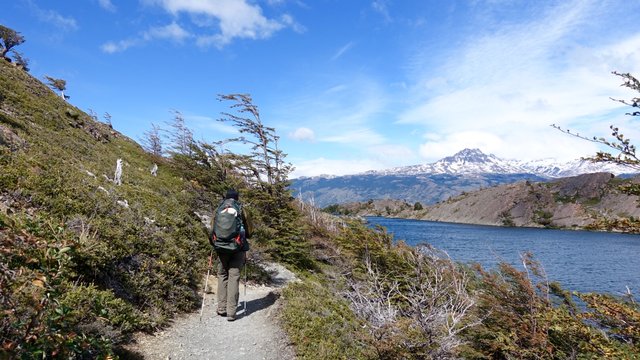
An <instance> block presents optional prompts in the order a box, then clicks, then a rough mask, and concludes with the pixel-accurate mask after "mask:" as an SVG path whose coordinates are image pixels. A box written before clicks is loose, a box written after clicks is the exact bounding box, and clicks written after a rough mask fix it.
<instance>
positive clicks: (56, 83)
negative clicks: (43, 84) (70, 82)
mask: <svg viewBox="0 0 640 360" xmlns="http://www.w3.org/2000/svg"><path fill="white" fill-rule="evenodd" d="M44 78H45V79H47V82H48V85H49V86H50V87H51V88H52V89H54V90H58V91H60V96H61V97H62V98H63V99H65V100H66V99H68V98H69V96H67V95H65V94H64V91H65V90H66V89H67V81H66V80H63V79H56V78H53V77H51V76H48V75H45V77H44Z"/></svg>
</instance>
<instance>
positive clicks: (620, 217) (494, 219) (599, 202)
mask: <svg viewBox="0 0 640 360" xmlns="http://www.w3.org/2000/svg"><path fill="white" fill-rule="evenodd" d="M631 184H640V177H634V178H617V177H615V176H614V175H612V174H609V173H594V174H584V175H579V176H573V177H567V178H562V179H557V180H554V181H548V182H537V183H536V182H529V181H520V182H516V183H513V184H505V185H498V186H493V187H490V188H486V189H481V190H476V191H470V192H464V193H462V194H461V195H458V196H456V197H452V198H449V199H447V200H444V201H440V202H438V203H437V204H433V205H428V206H427V205H424V206H422V204H419V205H420V207H423V209H418V210H416V208H415V207H416V204H409V203H406V202H404V201H399V200H376V201H369V202H364V203H359V202H358V203H348V204H343V205H340V206H336V207H335V208H334V207H330V208H329V210H332V211H337V212H339V213H343V214H348V215H358V216H391V217H401V218H413V219H420V220H431V221H444V222H455V223H466V224H480V225H495V226H524V227H554V228H569V229H594V230H612V231H631V232H637V229H636V228H637V225H638V223H637V222H638V219H640V207H639V206H638V205H639V204H640V197H638V196H637V195H631V194H628V192H625V191H624V190H623V189H624V187H625V186H629V185H631Z"/></svg>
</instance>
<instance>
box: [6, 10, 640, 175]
mask: <svg viewBox="0 0 640 360" xmlns="http://www.w3.org/2000/svg"><path fill="white" fill-rule="evenodd" d="M637 14H640V1H637V0H632V1H629V0H626V1H625V0H611V1H608V0H598V1H595V0H594V1H591V0H579V1H570V0H564V1H544V0H540V1H525V0H467V1H456V0H450V1H445V0H441V1H436V0H415V1H414V0H367V1H365V0H260V1H258V0H127V1H118V0H67V1H44V0H13V1H11V2H8V3H7V4H4V5H3V11H2V13H0V23H1V24H4V25H5V26H8V27H10V28H12V29H14V30H16V31H19V32H20V33H21V34H22V35H23V36H24V37H25V39H26V42H25V43H24V44H22V45H20V46H19V47H17V48H16V50H18V51H20V52H21V53H23V54H24V56H26V57H27V58H28V59H29V63H30V69H31V71H30V73H31V74H32V75H34V76H36V77H38V78H40V79H42V78H43V77H44V76H45V75H49V76H52V77H55V78H62V79H65V80H66V81H67V91H66V93H67V94H68V95H70V96H71V98H70V100H69V101H70V102H71V103H72V104H74V105H75V106H77V107H79V108H81V109H83V110H85V111H89V109H90V110H92V111H93V112H95V113H96V114H98V116H99V117H100V118H102V116H103V114H104V113H105V112H108V113H109V114H110V115H111V116H112V119H111V122H112V123H113V126H114V128H115V129H117V130H119V131H120V132H122V133H124V134H125V135H127V136H129V137H131V138H132V139H134V140H138V141H139V140H140V139H141V138H142V136H143V134H144V132H145V131H148V130H150V129H151V124H152V123H153V124H156V125H159V126H160V127H163V128H169V126H168V125H167V123H168V122H170V121H171V120H172V118H173V114H172V111H173V110H178V111H180V112H181V113H182V114H183V115H184V117H185V119H186V123H187V125H188V126H189V127H190V128H191V129H192V131H193V132H194V137H195V138H196V139H197V140H204V141H217V140H222V139H226V138H230V137H233V136H234V135H235V134H234V133H233V129H231V128H229V127H228V126H224V124H222V123H220V122H217V121H216V119H218V118H220V116H221V115H220V114H221V112H223V111H228V110H229V108H228V106H229V105H230V104H228V103H221V102H219V101H218V100H217V99H216V98H217V94H228V93H249V94H251V96H252V97H253V100H254V103H255V104H256V105H258V107H259V109H260V112H261V117H262V121H263V122H264V123H265V124H266V125H268V126H273V127H275V128H276V130H277V132H278V134H279V135H280V136H281V142H280V146H281V148H282V149H283V150H284V151H285V152H286V153H287V154H288V157H287V160H288V161H289V162H291V163H292V164H293V165H294V166H295V167H296V169H295V170H294V172H293V173H292V177H297V176H311V175H319V174H334V175H342V174H353V173H358V172H362V171H366V170H372V169H385V168H390V167H396V166H404V165H413V164H419V163H429V162H433V161H436V160H438V159H440V158H442V157H445V156H449V155H452V154H454V153H455V152H457V151H459V150H462V149H464V148H480V149H481V150H482V151H484V152H485V153H492V154H495V155H497V156H499V157H502V158H508V159H520V160H532V159H540V158H549V157H552V158H556V159H558V160H569V159H575V158H579V157H581V156H588V155H592V154H593V153H594V152H595V151H596V150H597V146H596V145H595V144H592V143H589V142H586V141H581V140H579V139H575V138H573V137H570V136H567V135H564V134H562V133H560V132H559V131H557V130H554V129H553V128H551V127H550V126H549V125H550V124H558V125H560V126H562V127H563V128H570V129H572V130H575V131H577V132H579V133H580V134H583V135H598V136H604V135H608V128H609V125H610V124H616V125H618V126H620V128H621V129H622V131H623V133H624V134H625V135H627V136H628V137H630V138H631V139H632V140H633V139H640V128H639V127H638V126H637V124H634V123H633V119H632V118H630V117H628V116H625V115H624V113H625V111H628V109H626V108H625V107H624V106H623V105H621V104H619V103H616V102H614V101H612V100H611V99H610V97H614V98H620V99H629V98H631V97H632V96H636V95H637V94H634V93H633V92H631V91H630V90H628V89H625V88H622V87H620V84H621V81H620V80H621V79H619V78H618V77H616V76H614V75H612V74H611V71H614V70H617V71H620V72H630V73H632V74H634V75H636V76H638V75H640V22H638V21H637ZM639 142H640V141H639Z"/></svg>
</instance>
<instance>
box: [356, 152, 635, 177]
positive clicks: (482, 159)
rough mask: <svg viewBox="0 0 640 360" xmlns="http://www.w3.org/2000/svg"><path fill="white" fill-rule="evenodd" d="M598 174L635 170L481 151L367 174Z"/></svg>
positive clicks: (618, 166)
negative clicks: (506, 157) (497, 154)
mask: <svg viewBox="0 0 640 360" xmlns="http://www.w3.org/2000/svg"><path fill="white" fill-rule="evenodd" d="M595 172H610V173H612V174H615V175H620V174H628V173H633V172H634V171H633V169H630V168H629V167H626V166H621V165H617V164H604V163H593V162H591V161H588V160H580V159H578V160H573V161H569V162H558V161H556V160H554V159H549V158H547V159H539V160H533V161H520V160H509V159H501V158H499V157H497V156H495V155H493V154H489V155H487V154H485V153H483V152H482V151H480V150H479V149H464V150H462V151H460V152H458V153H456V154H455V155H453V156H448V157H445V158H443V159H440V160H438V161H436V162H434V163H431V164H420V165H411V166H402V167H396V168H392V169H386V170H377V171H367V172H366V173H365V174H370V175H421V174H450V175H473V174H535V175H538V176H542V177H547V178H560V177H568V176H576V175H580V174H588V173H595Z"/></svg>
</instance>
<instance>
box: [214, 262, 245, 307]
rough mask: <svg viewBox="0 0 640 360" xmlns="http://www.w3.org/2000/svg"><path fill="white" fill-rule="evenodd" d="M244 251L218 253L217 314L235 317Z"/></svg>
mask: <svg viewBox="0 0 640 360" xmlns="http://www.w3.org/2000/svg"><path fill="white" fill-rule="evenodd" d="M245 254H246V252H244V251H239V252H237V253H234V254H224V253H218V259H220V261H219V263H218V313H225V312H226V313H227V316H235V315H236V308H237V307H238V298H239V297H240V269H242V266H244V263H245Z"/></svg>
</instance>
